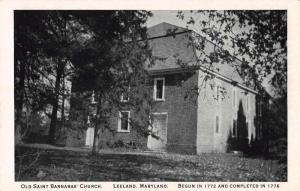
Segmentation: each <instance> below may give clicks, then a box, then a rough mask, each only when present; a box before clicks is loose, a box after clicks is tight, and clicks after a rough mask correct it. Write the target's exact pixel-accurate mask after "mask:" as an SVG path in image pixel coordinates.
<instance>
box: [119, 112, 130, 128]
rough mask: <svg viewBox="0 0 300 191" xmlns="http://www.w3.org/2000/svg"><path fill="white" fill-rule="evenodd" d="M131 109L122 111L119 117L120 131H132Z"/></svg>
mask: <svg viewBox="0 0 300 191" xmlns="http://www.w3.org/2000/svg"><path fill="white" fill-rule="evenodd" d="M129 119H130V111H120V112H119V117H118V132H130V123H129Z"/></svg>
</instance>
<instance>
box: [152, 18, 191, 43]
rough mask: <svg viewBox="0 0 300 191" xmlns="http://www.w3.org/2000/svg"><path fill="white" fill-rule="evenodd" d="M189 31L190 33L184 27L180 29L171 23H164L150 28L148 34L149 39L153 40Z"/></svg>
mask: <svg viewBox="0 0 300 191" xmlns="http://www.w3.org/2000/svg"><path fill="white" fill-rule="evenodd" d="M188 31H189V30H188V29H185V28H183V27H179V26H176V25H172V24H170V23H166V22H162V23H159V24H157V25H153V26H152V27H150V28H148V30H147V34H148V39H151V38H157V37H162V36H166V35H170V32H173V33H182V32H188Z"/></svg>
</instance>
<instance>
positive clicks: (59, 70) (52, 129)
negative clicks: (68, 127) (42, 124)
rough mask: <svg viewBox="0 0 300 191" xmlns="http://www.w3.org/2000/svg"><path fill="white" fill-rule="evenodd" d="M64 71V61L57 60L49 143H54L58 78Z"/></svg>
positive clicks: (59, 78) (58, 87)
mask: <svg viewBox="0 0 300 191" xmlns="http://www.w3.org/2000/svg"><path fill="white" fill-rule="evenodd" d="M63 71H64V63H63V62H62V61H60V62H58V66H57V70H56V79H55V88H54V91H55V92H54V100H53V103H52V113H51V123H50V129H49V135H48V138H49V143H55V131H56V122H57V111H58V101H59V90H60V80H61V78H62V74H63Z"/></svg>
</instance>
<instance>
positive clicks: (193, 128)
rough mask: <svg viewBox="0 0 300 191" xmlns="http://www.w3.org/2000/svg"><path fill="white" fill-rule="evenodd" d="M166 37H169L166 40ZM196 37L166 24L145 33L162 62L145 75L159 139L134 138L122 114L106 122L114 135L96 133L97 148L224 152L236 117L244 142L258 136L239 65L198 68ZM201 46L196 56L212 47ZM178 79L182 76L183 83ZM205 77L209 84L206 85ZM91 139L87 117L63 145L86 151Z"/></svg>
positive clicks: (251, 97)
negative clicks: (149, 80)
mask: <svg viewBox="0 0 300 191" xmlns="http://www.w3.org/2000/svg"><path fill="white" fill-rule="evenodd" d="M168 31H174V32H173V33H172V34H170V33H168ZM197 35H198V34H196V33H195V32H194V31H191V30H187V29H184V28H181V27H178V26H174V25H171V24H168V23H161V24H158V25H155V26H153V27H150V28H149V29H148V42H149V43H150V46H151V48H152V54H153V55H154V56H157V57H163V58H164V59H163V60H158V61H156V63H155V65H154V66H152V67H151V68H150V69H149V73H150V75H151V77H152V78H153V84H152V86H153V87H152V90H153V92H152V93H151V95H152V94H153V100H154V102H155V109H154V111H153V113H152V115H153V128H154V129H153V132H155V133H156V134H157V136H158V137H159V138H154V137H152V136H148V137H144V136H141V135H139V133H137V132H136V130H135V129H132V128H131V127H130V123H129V119H130V117H131V115H133V114H132V113H131V111H130V110H124V111H119V113H118V117H115V118H113V119H112V120H111V123H110V126H111V128H112V129H115V131H114V133H111V132H110V131H103V132H102V133H101V136H100V139H99V141H101V142H100V143H99V146H101V147H105V145H107V143H114V142H120V141H121V142H123V143H125V144H126V143H128V144H129V143H136V144H137V145H143V147H144V148H146V149H149V150H158V151H166V152H178V153H190V154H198V153H203V152H226V150H227V147H228V145H227V143H228V138H229V137H232V138H234V137H237V136H238V134H239V128H238V115H239V113H241V114H242V115H243V117H244V120H245V128H246V131H247V134H246V136H247V138H248V140H249V142H250V140H251V139H253V138H255V137H256V136H258V135H257V134H258V132H259V131H258V130H257V129H256V125H255V118H256V117H257V115H259V113H260V112H258V108H257V104H256V103H257V101H256V100H257V96H258V93H257V91H256V90H254V89H253V88H252V86H251V83H250V84H249V83H248V84H247V85H246V83H245V81H244V80H243V77H242V76H241V75H240V74H239V72H237V70H239V68H238V67H239V66H240V65H241V61H240V60H239V59H237V58H234V57H233V59H234V63H233V64H219V65H217V66H216V65H215V66H205V64H201V60H200V61H199V59H198V58H199V56H200V54H201V52H199V50H197V49H196V48H195V47H194V46H192V45H191V44H190V39H193V37H195V36H197ZM202 40H203V41H202V44H204V45H205V46H203V50H201V51H203V52H204V53H205V54H207V55H208V54H209V53H210V52H212V51H213V50H214V48H216V45H214V44H213V43H212V42H210V41H208V40H206V39H205V38H202ZM178 59H180V60H181V61H182V62H184V63H187V66H186V68H185V69H183V68H182V67H181V66H180V65H179V64H178ZM199 63H200V64H199ZM195 66H196V67H195ZM212 68H218V70H214V69H212ZM182 73H185V75H184V76H185V78H184V80H182ZM208 77H209V78H210V80H206V78H208ZM178 84H181V85H180V86H178ZM194 87H197V88H198V89H197V91H196V94H195V95H196V96H194V97H193V98H189V99H186V97H185V95H186V92H187V90H190V89H193V88H194ZM124 101H126V99H124ZM71 111H72V102H71ZM87 115H88V114H87ZM93 137H94V128H93V127H92V126H91V125H89V116H87V121H86V128H85V129H84V130H83V131H80V132H77V133H74V132H72V133H71V132H70V133H69V135H68V136H67V141H66V144H67V145H69V146H75V145H76V146H91V145H92V143H93Z"/></svg>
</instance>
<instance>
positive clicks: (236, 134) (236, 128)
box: [232, 116, 238, 137]
mask: <svg viewBox="0 0 300 191" xmlns="http://www.w3.org/2000/svg"><path fill="white" fill-rule="evenodd" d="M234 120H235V121H236V126H235V134H234V132H233V127H234ZM237 136H238V126H237V117H236V116H234V117H233V118H232V137H237Z"/></svg>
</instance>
